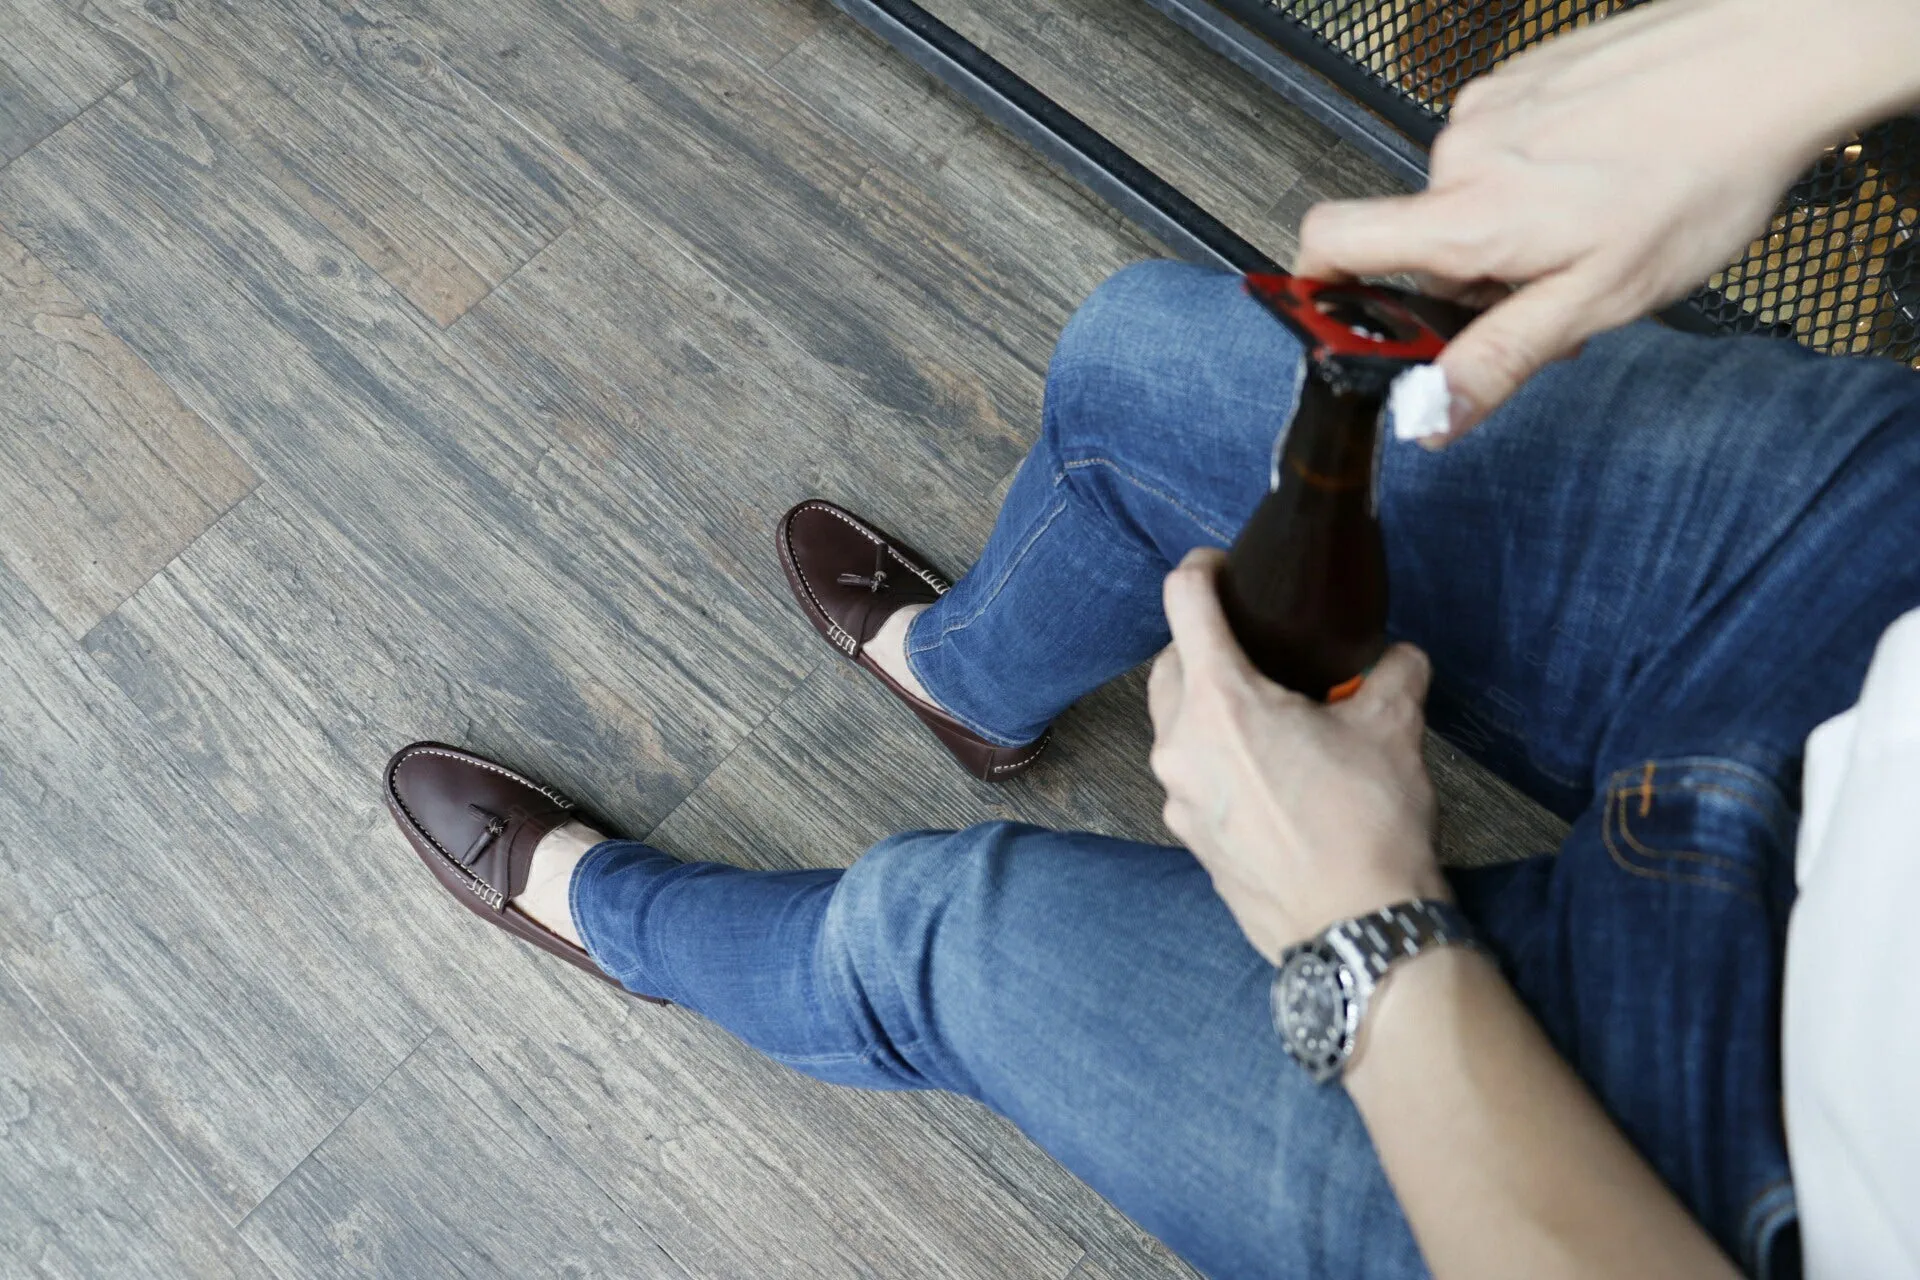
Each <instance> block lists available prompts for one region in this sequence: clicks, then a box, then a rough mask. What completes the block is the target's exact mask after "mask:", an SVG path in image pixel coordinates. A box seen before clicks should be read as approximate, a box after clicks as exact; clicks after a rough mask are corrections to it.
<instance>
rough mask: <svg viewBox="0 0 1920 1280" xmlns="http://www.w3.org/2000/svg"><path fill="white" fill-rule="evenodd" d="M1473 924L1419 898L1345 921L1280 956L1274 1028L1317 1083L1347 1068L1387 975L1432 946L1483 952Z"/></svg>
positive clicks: (1457, 912) (1445, 905)
mask: <svg viewBox="0 0 1920 1280" xmlns="http://www.w3.org/2000/svg"><path fill="white" fill-rule="evenodd" d="M1479 945H1480V944H1479V942H1478V941H1477V940H1476V938H1475V936H1474V932H1473V926H1472V925H1471V924H1469V923H1468V922H1467V918H1466V917H1465V916H1463V915H1461V914H1460V909H1459V908H1458V907H1456V906H1454V905H1453V904H1452V903H1450V902H1441V901H1439V900H1438V899H1435V898H1415V899H1414V900H1412V901H1410V902H1400V903H1395V904H1394V905H1393V906H1391V907H1383V908H1381V909H1380V910H1378V911H1376V912H1374V913H1373V914H1372V915H1366V916H1356V917H1354V918H1353V919H1351V920H1342V921H1341V922H1340V923H1338V924H1335V925H1329V926H1328V927H1327V929H1326V930H1325V931H1324V932H1322V933H1321V934H1320V936H1318V937H1316V938H1309V939H1308V940H1307V941H1305V942H1302V943H1298V944H1296V945H1294V946H1291V947H1288V948H1287V949H1286V950H1285V951H1283V952H1281V953H1280V971H1279V972H1278V973H1276V974H1275V975H1274V977H1273V1026H1274V1030H1276V1031H1278V1032H1279V1033H1280V1042H1281V1043H1282V1044H1284V1045H1286V1047H1287V1052H1288V1053H1290V1054H1292V1055H1293V1059H1294V1061H1295V1062H1298V1063H1299V1064H1300V1065H1301V1066H1303V1067H1305V1068H1306V1069H1307V1073H1308V1074H1309V1075H1311V1076H1312V1077H1313V1078H1314V1080H1315V1081H1316V1082H1317V1083H1320V1084H1325V1083H1327V1082H1328V1081H1329V1080H1336V1079H1338V1078H1339V1076H1340V1073H1341V1072H1342V1071H1344V1070H1346V1066H1347V1059H1349V1058H1351V1057H1352V1056H1353V1048H1354V1044H1355V1042H1356V1041H1357V1040H1358V1039H1359V1036H1360V1023H1361V1020H1362V1019H1364V1018H1365V1017H1366V1016H1367V1001H1368V999H1369V998H1370V997H1371V996H1372V995H1373V990H1374V988H1375V987H1377V986H1379V985H1380V979H1381V978H1383V977H1384V976H1386V972H1387V970H1388V969H1390V968H1392V967H1393V966H1394V965H1395V964H1397V963H1399V962H1400V961H1402V960H1406V959H1409V958H1411V957H1413V956H1417V955H1419V954H1420V953H1421V952H1422V951H1425V950H1428V949H1429V948H1431V947H1462V946H1464V947H1476V948H1477V947H1478V946H1479Z"/></svg>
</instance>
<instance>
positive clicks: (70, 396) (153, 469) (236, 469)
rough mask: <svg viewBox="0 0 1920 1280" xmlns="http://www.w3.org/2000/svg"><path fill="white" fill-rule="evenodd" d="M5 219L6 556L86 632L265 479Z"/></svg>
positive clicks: (0, 552)
mask: <svg viewBox="0 0 1920 1280" xmlns="http://www.w3.org/2000/svg"><path fill="white" fill-rule="evenodd" d="M256 482H257V481H256V477H255V476H254V474H253V472H252V471H251V470H249V469H248V467H247V465H246V464H245V463H244V462H242V461H241V460H240V459H239V457H237V456H236V455H235V454H234V452H233V451H232V450H231V449H229V448H228V447H227V446H226V444H225V443H224V442H223V441H221V440H220V438H219V437H218V436H216V435H215V434H214V433H213V432H212V431H211V430H209V429H208V428H207V426H206V424H205V423H203V422H201V421H200V419H199V418H198V417H196V416H194V414H193V413H191V412H190V411H188V410H187V409H186V408H185V407H184V406H183V405H181V403H180V401H179V399H178V397H176V396H175V395H174V394H173V392H172V390H171V389H169V388H168V387H167V385H166V384H165V383H164V382H162V381H161V380H160V379H159V378H158V377H157V376H155V374H154V373H153V371H152V370H151V369H149V368H148V367H147V366H146V365H145V364H144V363H143V362H142V361H141V360H140V358H139V357H138V356H136V355H135V354H134V353H133V352H132V351H131V350H130V349H129V348H128V347H127V345H126V344H125V343H123V342H121V341H120V340H119V339H118V338H116V337H114V336H113V335H112V334H111V333H109V332H108V331H107V329H106V326H105V325H104V324H102V323H101V321H100V318H99V317H98V316H96V315H93V314H92V313H90V312H89V311H88V310H87V309H86V307H85V306H83V305H82V304H81V303H80V301H79V299H77V298H75V297H74V296H73V294H72V293H71V292H69V291H68V290H67V288H66V287H65V286H64V285H62V284H61V283H60V282H59V281H58V280H56V279H55V278H54V277H53V275H52V274H51V273H50V272H49V271H47V269H46V268H45V267H44V266H43V265H42V264H41V263H40V262H39V261H37V260H36V259H35V258H34V257H33V256H32V255H31V254H29V253H28V252H27V251H26V249H25V248H24V247H23V246H21V245H20V243H19V242H18V241H16V240H14V239H13V238H12V237H10V236H8V235H7V234H6V232H5V231H3V230H0V562H4V563H5V564H6V565H7V566H8V567H9V568H11V569H12V570H13V571H14V572H15V573H16V574H18V575H19V576H20V578H21V579H22V580H23V581H24V582H26V583H27V585H29V586H30V587H32V588H33V590H34V591H35V592H36V593H37V594H38V595H39V597H40V599H41V600H42V601H43V602H44V603H45V604H46V606H47V608H48V609H49V610H50V611H51V612H52V613H53V615H54V617H56V618H58V619H59V620H60V622H61V624H62V625H63V626H65V627H66V629H67V631H68V633H69V634H70V635H73V636H76V637H77V636H81V635H84V634H85V633H86V632H87V630H88V629H89V628H91V627H92V626H93V625H94V623H96V622H98V621H99V620H100V619H101V618H103V617H105V616H106V615H107V613H109V612H110V611H111V610H112V609H113V608H114V606H116V605H118V604H119V603H120V602H121V601H122V600H124V599H126V598H127V597H128V596H129V595H131V594H133V591H134V589H135V588H137V587H138V586H139V585H140V584H141V583H143V582H145V581H146V580H147V579H148V578H150V577H152V576H153V575H154V573H155V572H156V571H157V570H159V569H160V568H161V567H162V566H163V565H165V564H166V563H167V562H168V561H169V560H171V559H173V557H174V556H176V555H178V554H179V553H180V551H181V550H182V549H183V548H184V547H186V545H187V544H188V543H190V542H192V541H193V539H194V538H195V537H197V536H199V534H200V533H201V532H202V531H203V530H205V529H206V527H207V526H208V525H209V524H211V523H212V522H213V521H214V520H216V519H218V518H219V516H220V513H221V512H223V511H225V510H226V509H227V508H229V507H231V506H232V505H233V504H234V503H235V502H237V501H239V500H240V499H241V498H242V497H244V496H245V495H246V494H247V493H248V492H249V491H251V490H252V488H253V486H254V484H255V483H256Z"/></svg>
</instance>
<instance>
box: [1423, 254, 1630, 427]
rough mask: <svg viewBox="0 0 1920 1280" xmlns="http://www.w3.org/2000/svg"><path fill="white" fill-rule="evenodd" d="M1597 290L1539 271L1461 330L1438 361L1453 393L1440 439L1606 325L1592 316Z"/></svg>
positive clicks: (1568, 275)
mask: <svg viewBox="0 0 1920 1280" xmlns="http://www.w3.org/2000/svg"><path fill="white" fill-rule="evenodd" d="M1600 293H1601V291H1600V290H1599V289H1597V288H1595V287H1594V286H1593V285H1592V284H1591V283H1590V282H1589V281H1588V279H1587V278H1586V277H1585V276H1583V275H1577V274H1574V273H1573V272H1571V271H1563V272H1560V273H1558V274H1556V275H1550V276H1543V277H1541V278H1540V279H1538V280H1535V281H1533V282H1532V283H1530V284H1527V285H1524V286H1522V287H1521V288H1520V289H1519V290H1517V291H1516V292H1515V293H1513V294H1512V295H1511V296H1509V297H1508V298H1506V299H1505V300H1504V301H1502V302H1499V303H1496V304H1495V305H1494V306H1493V308H1492V309H1491V310H1489V311H1487V312H1486V313H1485V314H1484V315H1482V316H1481V317H1480V318H1479V319H1477V320H1475V321H1474V322H1473V323H1472V324H1469V325H1468V326H1467V327H1466V328H1464V329H1462V330H1461V331H1460V333H1459V335H1458V336H1456V337H1455V338H1454V339H1453V341H1451V342H1449V343H1448V344H1447V349H1446V350H1445V351H1443V352H1441V353H1440V359H1439V362H1438V363H1439V365H1440V367H1441V369H1443V370H1444V371H1445V372H1446V375H1447V390H1448V392H1449V393H1451V396H1452V402H1451V404H1450V405H1449V408H1448V414H1447V435H1446V437H1445V438H1446V439H1449V440H1451V439H1456V438H1458V437H1459V436H1462V435H1464V434H1466V432H1468V431H1470V430H1472V429H1473V428H1474V427H1475V426H1478V425H1479V423H1480V422H1481V420H1482V419H1484V418H1485V417H1486V416H1487V415H1488V414H1489V413H1492V412H1493V411H1494V410H1495V409H1496V408H1498V407H1499V406H1500V404H1501V402H1502V401H1504V400H1505V399H1506V398H1507V397H1508V396H1510V395H1512V394H1513V393H1514V392H1515V391H1518V390H1519V389H1520V384H1521V383H1523V382H1525V381H1526V380H1527V379H1528V378H1531V377H1532V376H1533V375H1534V374H1535V373H1538V372H1539V371H1540V369H1541V368H1542V367H1543V366H1545V365H1547V364H1549V363H1550V362H1552V361H1554V360H1558V359H1560V358H1561V357H1562V356H1566V355H1571V354H1573V353H1574V352H1575V351H1576V350H1578V349H1579V346H1580V344H1581V343H1582V342H1584V341H1585V340H1586V339H1587V338H1588V337H1590V336H1592V335H1593V334H1594V333H1597V332H1598V331H1599V330H1600V329H1601V328H1603V327H1605V326H1606V325H1607V324H1608V323H1610V321H1607V320H1602V319H1600V318H1599V317H1598V316H1597V315H1596V312H1597V311H1598V307H1597V306H1596V302H1597V299H1598V297H1599V295H1600Z"/></svg>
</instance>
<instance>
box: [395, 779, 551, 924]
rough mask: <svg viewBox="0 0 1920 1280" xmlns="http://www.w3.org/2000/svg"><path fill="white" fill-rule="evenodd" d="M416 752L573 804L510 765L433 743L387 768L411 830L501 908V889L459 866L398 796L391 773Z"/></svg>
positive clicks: (483, 898)
mask: <svg viewBox="0 0 1920 1280" xmlns="http://www.w3.org/2000/svg"><path fill="white" fill-rule="evenodd" d="M415 756H441V757H444V758H445V759H448V760H458V761H459V762H460V763H461V764H470V765H476V766H478V767H480V768H482V769H489V770H492V771H493V772H494V773H497V774H499V775H500V776H501V777H503V778H506V779H509V780H510V781H513V782H518V783H520V784H521V785H522V786H526V787H532V788H533V789H534V790H535V791H538V792H539V793H540V794H541V795H543V796H545V797H546V798H547V799H549V800H551V801H553V802H554V803H555V804H557V805H559V806H560V807H561V808H562V809H571V808H573V807H574V805H573V801H571V800H569V799H567V798H566V797H565V796H563V795H561V794H560V793H559V792H558V791H555V790H553V789H552V788H551V787H543V786H541V785H540V784H539V783H537V782H535V781H534V780H533V779H532V778H526V777H522V776H521V775H520V774H517V773H515V772H513V771H512V770H511V769H503V768H501V767H500V766H499V765H497V764H493V763H492V762H490V761H487V760H481V759H478V758H476V757H474V756H471V755H466V754H456V753H455V752H452V751H441V750H439V749H437V748H435V747H416V748H414V749H413V750H411V751H409V752H407V754H405V755H403V756H401V757H400V758H399V759H398V760H395V761H394V762H393V767H392V768H391V769H389V770H388V771H387V794H388V795H389V796H391V797H393V802H394V803H395V804H397V805H399V806H400V809H401V812H403V813H405V814H406V815H407V821H408V822H409V823H410V824H412V826H413V829H414V831H416V832H417V833H419V836H420V838H421V839H422V840H425V841H426V842H427V843H428V844H430V845H432V846H433V851H434V852H435V853H437V854H439V855H440V856H441V857H442V858H444V859H445V860H446V862H447V865H448V866H450V867H452V868H453V872H454V874H455V875H457V876H459V877H460V878H461V880H462V881H464V882H465V884H466V886H467V888H468V890H469V891H471V892H472V893H473V895H474V896H475V897H477V898H479V899H480V900H481V901H482V902H484V903H486V904H487V905H488V906H490V907H492V908H493V909H494V910H495V911H498V910H500V908H501V906H502V905H503V904H505V902H506V900H507V896H506V895H505V894H504V893H502V892H500V890H498V889H496V888H494V887H493V886H492V885H490V884H488V883H487V882H486V881H485V880H482V879H481V878H480V877H479V876H477V875H475V874H474V873H473V872H471V871H469V870H467V868H465V867H463V866H461V865H460V860H459V859H458V858H456V857H454V856H453V854H452V853H451V852H450V851H449V850H448V849H447V847H446V846H445V845H443V844H441V843H440V842H439V841H438V840H436V839H434V837H433V833H432V832H430V831H428V830H427V829H426V827H425V826H423V825H422V824H421V822H420V818H419V815H417V814H416V813H414V811H413V810H412V809H411V808H410V807H409V806H408V805H407V802H406V801H405V800H403V799H401V797H400V790H399V788H397V787H395V786H394V785H393V778H394V775H395V774H397V773H399V772H400V766H401V765H403V764H405V763H406V762H407V761H409V760H411V759H413V758H414V757H415Z"/></svg>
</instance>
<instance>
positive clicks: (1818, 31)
mask: <svg viewBox="0 0 1920 1280" xmlns="http://www.w3.org/2000/svg"><path fill="white" fill-rule="evenodd" d="M1786 3H1787V7H1789V8H1791V9H1792V10H1794V13H1793V15H1792V16H1791V17H1790V18H1789V19H1788V20H1787V21H1785V22H1784V23H1783V24H1782V26H1781V30H1780V41H1781V44H1780V48H1781V50H1782V52H1783V54H1785V55H1786V57H1787V58H1788V59H1789V60H1790V61H1791V63H1792V65H1793V66H1794V67H1795V68H1797V70H1798V72H1799V74H1800V76H1801V77H1803V79H1804V81H1805V82H1806V83H1807V84H1808V86H1809V88H1808V91H1807V100H1806V110H1807V112H1808V114H1809V115H1810V116H1811V117H1812V118H1814V119H1816V120H1818V121H1820V122H1821V124H1822V126H1823V127H1824V128H1825V129H1826V130H1827V132H1828V134H1829V137H1828V138H1827V141H1829V142H1831V141H1832V140H1833V135H1839V134H1844V133H1847V132H1849V131H1851V130H1854V129H1860V128H1864V127H1866V126H1867V125H1870V124H1875V123H1878V122H1879V121H1881V120H1885V119H1886V118H1888V117H1889V116H1892V115H1896V114H1899V113H1900V112H1903V111H1911V110H1913V109H1914V108H1915V107H1920V4H1915V3H1914V2H1913V0H1786ZM1816 58H1817V61H1815V59H1816ZM1791 84H1792V81H1791V80H1788V81H1786V82H1785V83H1784V84H1783V85H1773V84H1768V85H1757V86H1755V89H1756V92H1758V93H1773V92H1775V91H1777V89H1779V88H1782V87H1785V88H1788V91H1789V92H1792V89H1791V87H1790V86H1791Z"/></svg>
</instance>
